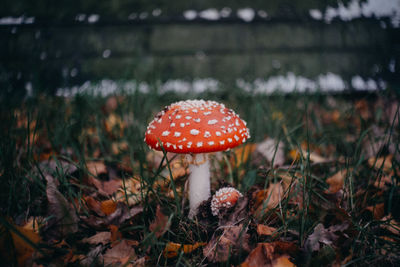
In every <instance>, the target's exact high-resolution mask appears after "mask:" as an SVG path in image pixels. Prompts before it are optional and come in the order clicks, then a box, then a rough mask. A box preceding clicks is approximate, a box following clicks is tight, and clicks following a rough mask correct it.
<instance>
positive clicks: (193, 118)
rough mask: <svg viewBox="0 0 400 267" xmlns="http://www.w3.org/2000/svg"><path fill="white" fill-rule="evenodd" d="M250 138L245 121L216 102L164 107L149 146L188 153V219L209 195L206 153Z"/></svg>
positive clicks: (151, 130)
mask: <svg viewBox="0 0 400 267" xmlns="http://www.w3.org/2000/svg"><path fill="white" fill-rule="evenodd" d="M249 137H250V134H249V129H248V128H247V127H246V122H245V121H243V120H242V119H240V118H239V116H238V115H237V114H235V112H234V111H233V110H231V109H228V108H226V107H225V106H224V105H223V104H220V103H217V102H215V101H204V100H187V101H180V102H176V103H173V104H171V105H170V106H168V107H165V108H164V109H163V110H162V111H161V112H159V113H158V114H157V115H156V117H155V118H154V120H153V121H152V122H150V124H149V126H148V127H147V131H146V135H145V142H146V143H147V144H148V145H149V147H150V148H152V149H156V150H162V148H161V145H162V146H163V148H164V149H165V151H167V152H173V153H180V154H188V155H189V159H190V160H189V162H190V164H189V170H190V175H189V203H190V211H189V218H193V216H194V215H195V214H196V212H197V208H198V206H199V205H200V203H201V202H203V201H204V200H207V199H208V198H209V197H210V164H209V162H208V156H207V153H210V152H217V151H224V150H228V149H231V148H233V147H236V146H238V145H240V144H243V143H244V142H246V140H247V139H248V138H249Z"/></svg>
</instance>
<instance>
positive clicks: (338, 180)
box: [326, 170, 347, 194]
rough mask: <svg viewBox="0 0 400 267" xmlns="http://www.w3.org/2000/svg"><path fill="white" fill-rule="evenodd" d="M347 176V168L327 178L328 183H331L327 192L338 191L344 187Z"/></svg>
mask: <svg viewBox="0 0 400 267" xmlns="http://www.w3.org/2000/svg"><path fill="white" fill-rule="evenodd" d="M346 176H347V170H341V171H339V172H337V173H335V174H334V175H333V176H331V177H329V178H328V179H326V183H327V184H329V189H328V190H327V191H326V193H333V194H335V193H337V192H338V191H339V190H340V189H342V188H343V185H344V179H345V178H346Z"/></svg>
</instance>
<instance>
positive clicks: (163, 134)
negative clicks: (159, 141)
mask: <svg viewBox="0 0 400 267" xmlns="http://www.w3.org/2000/svg"><path fill="white" fill-rule="evenodd" d="M169 134H170V132H169V131H164V132H163V133H162V134H161V135H162V136H168V135H169Z"/></svg>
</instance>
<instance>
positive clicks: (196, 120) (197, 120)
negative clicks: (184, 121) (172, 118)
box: [193, 118, 201, 122]
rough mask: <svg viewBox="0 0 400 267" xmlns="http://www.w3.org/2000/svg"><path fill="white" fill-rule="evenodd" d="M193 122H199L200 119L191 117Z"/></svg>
mask: <svg viewBox="0 0 400 267" xmlns="http://www.w3.org/2000/svg"><path fill="white" fill-rule="evenodd" d="M193 120H194V121H195V122H200V121H201V120H200V118H197V119H193Z"/></svg>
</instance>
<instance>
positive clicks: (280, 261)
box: [272, 255, 296, 267]
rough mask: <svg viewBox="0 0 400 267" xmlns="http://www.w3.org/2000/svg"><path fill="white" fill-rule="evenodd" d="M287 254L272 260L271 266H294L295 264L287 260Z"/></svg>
mask: <svg viewBox="0 0 400 267" xmlns="http://www.w3.org/2000/svg"><path fill="white" fill-rule="evenodd" d="M289 258H290V257H289V256H288V255H282V256H280V257H278V258H276V259H275V260H273V261H272V267H295V266H296V265H295V264H294V263H293V262H291V261H290V260H289Z"/></svg>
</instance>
